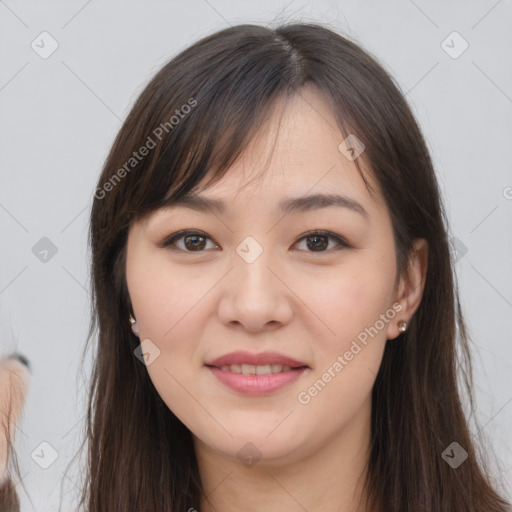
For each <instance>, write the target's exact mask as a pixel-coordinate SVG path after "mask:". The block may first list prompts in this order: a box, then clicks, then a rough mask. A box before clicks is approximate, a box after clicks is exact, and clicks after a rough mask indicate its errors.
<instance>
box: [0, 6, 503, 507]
mask: <svg viewBox="0 0 512 512" xmlns="http://www.w3.org/2000/svg"><path fill="white" fill-rule="evenodd" d="M271 20H274V23H276V22H277V21H279V20H282V21H295V20H302V21H313V20H317V21H320V22H326V23H329V24H330V26H331V27H334V28H338V29H339V30H341V31H342V32H344V33H346V34H348V35H349V36H350V37H351V38H354V39H356V40H357V41H359V42H360V43H361V44H362V45H363V46H364V47H365V48H367V49H368V50H370V51H371V52H372V53H373V54H374V55H375V56H376V57H378V58H379V59H380V61H381V62H382V63H383V64H384V66H385V67H386V68H387V69H388V70H389V71H390V72H391V73H392V74H393V76H394V77H395V78H396V79H397V81H398V83H399V84H400V86H401V88H402V90H403V91H404V93H407V98H408V100H409V102H410V103H411V105H412V107H413V109H414V112H415V114H416V115H417V117H418V119H419V121H420V124H421V127H422V129H423V131H424V133H425V135H426V138H427V141H428V144H429V147H430V149H431V152H432V156H433V158H434V162H435V165H436V170H437V172H438V176H439V180H440V183H441V187H442V190H443V195H444V198H445V201H446V206H447V212H448V214H449V217H450V221H451V231H452V236H454V237H456V238H457V240H458V242H456V245H457V247H458V248H459V250H460V257H461V258H460V260H459V261H458V263H457V275H458V279H459V284H460V290H461V297H462V301H463V306H464V310H465V313H466V317H467V320H468V323H469V326H470V332H471V334H472V336H473V339H474V343H475V347H474V357H475V359H474V363H475V371H476V384H477V399H478V400H477V406H478V419H479V421H480V423H481V425H482V426H483V433H484V434H485V435H486V436H487V437H488V438H489V440H490V443H491V448H493V449H494V450H495V452H496V454H497V455H498V457H499V461H500V464H501V468H500V469H499V471H500V472H501V473H502V474H505V478H506V480H507V482H508V486H509V488H510V487H512V486H511V485H510V484H512V450H511V440H510V431H511V423H512V422H511V419H512V403H511V401H512V386H511V370H512V343H511V341H512V340H511V334H510V333H511V330H512V314H511V313H512V272H511V270H510V262H511V261H512V236H511V235H512V199H511V198H512V188H511V187H512V172H511V161H512V144H511V142H510V141H511V135H512V129H511V128H512V66H511V65H510V62H512V59H511V58H510V54H511V51H510V50H511V48H512V47H511V43H512V31H511V30H510V27H512V2H511V1H510V0H501V1H496V0H486V1H478V2H471V3H470V2H464V1H451V2H446V1H430V2H427V1H424V0H421V1H420V0H415V1H414V2H413V1H411V0H403V1H393V2H391V1H382V0H380V1H365V2H356V1H342V2H332V1H331V2H329V1H314V2H305V1H298V0H297V1H288V2H282V1H279V0H264V1H261V0H260V1H258V2H256V1H251V2H249V1H247V2H241V1H238V2H236V1H234V0H208V1H206V0H191V1H188V2H183V3H182V2H179V3H178V2H176V1H174V2H173V1H168V2H163V1H144V2H143V1H131V2H129V1H123V2H113V1H111V2H106V1H103V2H100V1H81V2H74V1H66V2H45V3H44V4H43V3H42V2H29V1H24V2H19V1H18V2H16V1H14V0H0V58H1V67H0V109H1V110H0V112H1V117H0V154H1V157H0V170H1V188H0V223H1V265H0V345H1V349H2V352H4V353H9V352H12V351H13V350H18V351H20V352H21V353H23V354H24V355H26V356H27V357H28V358H29V360H30V362H31V364H32V367H33V377H32V382H31V388H30V392H29V396H28V399H27V403H26V408H25V411H24V416H23V418H22V421H21V422H20V424H19V429H18V430H17V434H16V435H17V437H16V447H17V450H18V457H19V461H20V465H21V470H22V475H23V483H24V486H25V488H26V489H27V490H28V492H29V495H30V499H29V498H28V497H27V496H26V495H25V493H24V490H23V489H22V487H21V486H20V485H19V486H18V489H19V492H20V495H21V501H22V510H23V511H32V510H37V511H47V510H48V511H52V512H53V511H55V510H57V509H58V504H59V497H60V496H59V495H60V484H61V481H63V482H64V492H65V498H64V504H67V503H72V502H73V496H74V494H75V492H76V488H75V485H74V483H73V479H75V481H76V477H77V475H78V473H79V469H77V468H76V467H75V469H74V470H73V469H71V470H70V472H68V477H69V478H68V477H65V476H64V471H65V469H66V466H67V464H68V463H70V461H71V457H72V455H74V453H75V451H76V449H77V448H78V443H79V441H80V440H81V438H80V435H81V431H82V426H83V423H82V420H83V417H84V413H85V405H84V396H85V392H86V388H85V387H84V385H85V383H86V382H87V375H88V370H89V366H86V367H85V371H86V373H85V374H84V375H82V374H81V373H80V368H79V357H80V355H81V353H82V348H83V345H84V342H85V337H86V331H87V326H88V321H89V317H88V315H89V303H88V300H89V295H88V290H89V284H90V283H89V275H88V261H89V254H88V252H87V239H86V234H87V223H88V214H89V208H90V205H91V199H92V193H93V191H94V187H95V184H96V180H97V177H98V174H99V172H100V169H101V166H102V163H103V161H104V159H105V157H106V155H107V151H108V149H109V147H110V145H111V143H112V142H113V138H114V136H115V134H116V133H117V131H118V129H119V128H120V126H121V122H122V120H123V119H124V117H125V116H126V114H127V113H128V111H129V108H130V106H131V105H132V104H133V101H134V100H135V98H136V96H137V95H138V94H139V93H140V91H141V90H142V88H143V86H144V85H145V84H146V83H147V81H148V80H149V79H150V78H151V76H152V75H153V74H154V73H155V72H156V71H157V70H158V69H159V68H160V67H161V66H162V65H163V64H164V63H165V62H166V61H167V60H168V59H169V58H170V57H172V56H174V55H175V54H176V53H178V52H179V51H180V50H182V49H183V48H185V47H186V46H188V45H189V44H191V43H192V42H193V41H196V40H197V39H199V38H200V37H203V36H205V35H207V34H210V33H212V32H214V31H216V30H219V29H221V28H224V27H227V26H229V25H234V24H237V23H247V22H255V23H269V22H270V21H271ZM43 31H47V32H48V33H50V34H51V36H52V37H53V38H54V39H55V40H56V41H57V43H58V45H59V46H58V49H57V50H56V51H55V52H54V53H53V54H52V55H51V56H49V57H48V58H46V59H43V58H41V57H40V55H39V54H38V53H36V52H35V51H34V50H33V49H32V47H31V43H32V41H34V40H35V41H36V43H37V42H38V41H39V45H42V43H41V42H40V38H38V36H39V34H41V32H43ZM453 31H457V32H458V33H459V34H460V35H461V36H462V37H463V38H464V40H466V41H467V43H468V44H469V47H468V49H467V50H466V51H465V52H464V53H462V55H460V56H459V57H458V58H452V57H451V56H450V55H448V53H447V52H446V51H445V49H443V47H442V42H443V40H445V39H446V38H447V36H448V35H449V34H451V33H452V32H453ZM451 41H454V42H451ZM446 44H448V45H450V46H453V48H452V49H451V51H452V53H453V52H455V51H457V50H459V49H461V48H462V47H461V46H460V45H461V41H458V40H457V39H455V40H454V39H453V38H452V39H448V41H447V43H445V45H446ZM45 48H46V49H48V48H49V43H48V40H46V43H45ZM507 187H508V188H507ZM42 237H48V238H49V239H50V240H51V241H52V242H53V244H55V246H56V248H57V253H56V254H55V255H54V256H53V257H51V258H50V257H49V256H48V261H47V262H42V261H40V260H39V259H38V258H37V257H36V256H35V255H34V253H33V252H32V248H33V246H34V245H35V244H36V243H37V242H38V241H39V240H40V239H41V238H42ZM465 250H467V253H465V254H464V251H465ZM88 364H89V363H88ZM473 432H474V430H473ZM42 442H46V443H49V444H50V445H51V446H52V447H53V449H55V450H56V452H57V453H58V458H57V459H56V461H55V462H54V463H53V464H52V465H51V466H50V467H49V468H48V469H43V468H41V467H40V466H39V465H38V464H37V463H36V462H35V460H34V459H37V456H36V455H37V454H39V456H40V460H42V459H45V458H46V460H47V461H49V460H50V459H49V457H51V449H49V448H48V446H47V445H43V446H41V443H42ZM34 450H35V452H34ZM33 453H35V454H36V455H34V459H33V458H32V454H33ZM43 454H44V456H43ZM73 467H74V466H73ZM73 471H74V477H73ZM64 510H66V507H64Z"/></svg>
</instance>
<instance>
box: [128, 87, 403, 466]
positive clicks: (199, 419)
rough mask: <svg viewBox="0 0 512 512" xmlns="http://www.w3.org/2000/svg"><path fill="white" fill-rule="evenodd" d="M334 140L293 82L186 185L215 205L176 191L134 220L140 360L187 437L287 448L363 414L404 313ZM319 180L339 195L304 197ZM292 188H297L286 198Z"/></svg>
mask: <svg viewBox="0 0 512 512" xmlns="http://www.w3.org/2000/svg"><path fill="white" fill-rule="evenodd" d="M279 120H280V123H279ZM342 141H343V136H342V135H341V132H340V131H339V130H338V129H337V124H336V121H335V119H334V117H333V114H332V112H331V110H330V108H329V105H328V103H327V101H326V100H325V99H324V98H323V97H322V96H321V94H320V93H318V92H317V91H315V90H314V89H303V91H302V92H301V95H300V96H299V95H297V96H295V97H294V98H293V100H292V101H291V103H289V104H288V106H287V108H286V109H285V110H284V114H283V117H282V118H281V119H280V116H279V115H275V116H274V117H272V118H271V119H270V121H269V123H268V125H266V126H265V128H264V129H263V130H261V132H260V134H259V135H258V136H257V137H256V138H255V139H253V141H252V142H251V145H250V147H249V148H248V149H247V150H246V152H245V153H244V154H243V155H242V158H241V159H240V160H239V161H237V162H236V163H235V164H234V165H233V166H232V167H231V168H230V169H229V171H228V173H227V174H226V175H225V176H224V177H223V178H222V180H221V181H219V182H218V183H216V184H215V185H212V186H210V187H209V188H208V189H202V188H198V189H197V191H195V193H196V194H197V195H199V196H201V197H202V198H208V199H214V200H218V201H222V203H223V204H224V209H223V210H212V211H206V210H204V211H200V210H199V209H194V208H191V207H187V206H185V205H181V206H172V207H171V208H168V209H161V210H159V211H157V212H154V213H152V214H151V215H150V216H148V217H146V218H144V219H142V220H140V221H138V222H137V223H135V224H133V225H132V226H131V228H130V232H129V237H128V247H127V265H126V278H127V284H128V290H129V294H130V298H131V302H132V306H133V312H134V314H135V317H136V319H137V323H138V327H139V332H140V335H139V336H140V340H141V342H142V343H143V347H144V351H145V352H147V353H148V354H149V356H148V359H147V362H146V365H147V371H148V373H149V376H150V378H151V380H152V382H153V383H154V386H155V388H156V389H157V391H158V393H159V394H160V396H161V397H162V399H163V400H164V402H165V403H166V404H167V406H168V407H169V409H171V410H172V411H173V413H174V414H175V415H176V416H177V417H178V418H179V419H180V420H181V421H182V422H183V423H184V424H185V425H186V426H187V427H188V428H189V429H190V431H191V432H192V434H193V436H194V439H195V441H196V442H198V443H201V445H203V446H205V447H209V448H210V449H212V450H215V451H216V452H217V453H220V454H222V455H223V456H225V457H228V458H229V457H232V458H240V456H241V454H242V455H243V453H244V450H246V451H248V452H250V451H251V450H252V451H253V452H254V453H253V454H256V453H257V456H258V457H261V458H262V459H263V460H265V461H267V462H269V463H277V462H283V461H288V462H293V461H294V460H298V459H299V458H301V457H305V456H307V455H308V454H311V453H314V452H315V451H318V450H319V449H320V447H321V446H325V445H326V444H327V443H328V442H329V441H330V440H332V439H333V438H335V437H336V436H338V435H340V434H341V433H343V431H344V430H345V429H347V428H348V427H349V425H351V424H352V425H353V424H354V421H356V418H359V417H361V418H362V417H364V418H365V420H364V421H365V422H366V425H367V423H368V414H366V415H361V411H366V413H368V412H369V410H370V406H371V402H370V394H371V389H372V386H373V383H374V380H375V377H376V374H377V372H378V369H379V365H380V362H381V359H382V354H383V350H384V346H385V342H386V339H388V338H394V337H396V336H397V335H398V331H397V322H398V320H400V319H401V318H403V315H401V314H400V313H399V312H398V310H400V308H401V307H402V306H401V305H400V304H399V303H398V302H397V301H396V299H397V289H395V286H394V284H395V277H396V254H395V247H394V241H393V231H392V225H391V220H390V215H389V211H388V210H387V207H386V205H385V203H384V199H383V198H382V196H381V195H380V191H379V189H378V187H377V185H376V183H375V182H374V181H370V182H371V184H372V187H373V188H374V189H375V190H377V191H379V194H378V197H376V198H374V197H373V196H371V195H370V193H369V192H368V190H367V188H366V186H365V184H364V182H363V180H362V178H361V176H360V174H359V172H358V170H357V168H356V166H355V164H354V162H353V161H351V160H350V159H349V158H347V156H346V155H345V154H344V153H343V152H342V151H341V150H340V149H339V148H338V146H339V145H340V143H341V142H342ZM274 144H275V146H274ZM272 149H273V151H272ZM363 156H364V153H363ZM267 157H268V159H267ZM263 170H264V172H262V171H263ZM256 175H258V177H257V179H251V178H254V177H255V176H256ZM367 177H368V175H367ZM319 194H320V195H321V194H330V195H338V196H342V197H344V198H345V200H342V201H340V202H338V203H337V204H331V205H328V206H327V203H321V202H319V201H317V202H310V203H308V202H307V201H304V199H305V198H306V197H308V196H312V195H319ZM293 198H302V200H303V201H302V203H296V204H295V208H289V209H288V210H286V211H284V210H282V209H281V203H282V202H283V201H287V200H291V199H293ZM292 204H293V203H292ZM301 204H302V206H303V208H300V205H301ZM305 205H306V206H307V207H306V206H305ZM182 230H187V231H190V232H189V233H181V234H178V236H176V237H175V239H174V240H172V238H173V237H172V235H173V234H175V233H178V232H179V231H182ZM317 231H321V232H319V233H315V232H317ZM164 240H167V241H168V242H170V243H169V244H168V245H166V246H162V245H163V244H161V242H162V241H164ZM233 352H244V353H245V355H242V356H241V359H237V358H236V357H235V356H232V355H230V354H232V353H233ZM263 352H271V353H273V354H270V356H269V357H267V358H262V359H257V358H254V357H251V356H258V355H260V354H261V353H263ZM279 355H280V356H281V358H280V357H279ZM221 356H227V359H226V360H224V361H220V362H219V361H217V362H216V361H215V360H216V359H218V358H220V357H221ZM285 358H289V359H293V362H292V361H289V360H286V359H285ZM213 363H215V364H213ZM244 363H245V364H248V366H241V365H242V364H244ZM256 363H260V364H258V365H256ZM141 364H142V363H141ZM251 364H252V365H253V366H251ZM209 365H211V366H209ZM237 365H239V366H237ZM254 365H256V368H254ZM213 366H219V367H222V368H214V367H213ZM287 366H288V367H290V368H292V367H293V368H292V369H290V368H287ZM240 371H243V372H244V373H242V374H240V373H239V372H240ZM255 371H256V372H257V373H258V374H257V375H254V374H253V375H250V373H253V372H255ZM273 371H275V372H276V373H271V374H270V375H269V374H268V373H269V372H273ZM246 373H249V375H247V374H246ZM265 374H266V375H265ZM361 421H362V420H361ZM247 443H252V445H248V444H247ZM240 450H241V451H240Z"/></svg>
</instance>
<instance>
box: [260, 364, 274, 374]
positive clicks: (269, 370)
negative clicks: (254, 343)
mask: <svg viewBox="0 0 512 512" xmlns="http://www.w3.org/2000/svg"><path fill="white" fill-rule="evenodd" d="M270 373H272V368H271V367H270V365H269V364H265V365H261V366H256V375H269V374H270Z"/></svg>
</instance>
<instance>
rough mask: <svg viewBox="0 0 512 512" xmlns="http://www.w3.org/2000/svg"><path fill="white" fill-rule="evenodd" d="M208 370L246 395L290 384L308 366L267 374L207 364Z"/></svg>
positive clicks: (267, 392)
mask: <svg viewBox="0 0 512 512" xmlns="http://www.w3.org/2000/svg"><path fill="white" fill-rule="evenodd" d="M207 368H208V370H210V372H212V373H213V375H215V377H216V378H217V379H218V380H219V381H220V382H221V383H222V384H224V385H225V386H227V387H229V388H231V389H232V390H233V391H238V392H239V393H244V394H246V395H267V394H269V393H273V392H274V391H278V390H279V389H282V388H284V387H285V386H288V385H290V384H291V383H292V382H294V381H296V380H297V379H298V378H299V377H300V376H301V375H302V374H303V373H304V372H305V371H306V370H308V368H306V367H302V368H294V369H293V370H290V371H287V372H281V373H271V374H269V375H244V374H243V373H235V372H230V371H225V370H221V369H220V368H217V367H216V366H207Z"/></svg>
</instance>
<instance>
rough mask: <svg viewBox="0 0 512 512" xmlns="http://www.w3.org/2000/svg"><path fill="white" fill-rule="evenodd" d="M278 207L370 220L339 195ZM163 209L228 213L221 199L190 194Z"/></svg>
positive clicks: (286, 210) (288, 202)
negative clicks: (342, 211)
mask: <svg viewBox="0 0 512 512" xmlns="http://www.w3.org/2000/svg"><path fill="white" fill-rule="evenodd" d="M278 206H279V210H280V211H281V212H282V213H283V214H285V215H288V214H291V213H301V212H308V211H312V210H319V209H322V208H328V207H331V206H337V207H341V208H347V209H349V210H352V211H354V212H356V213H358V214H360V215H362V216H363V217H364V218H365V219H366V220H368V219H369V215H368V212H367V211H366V210H365V209H364V207H363V206H362V205H361V204H360V203H358V202H357V201H355V200H354V199H351V198H349V197H346V196H342V195H338V194H313V195H309V196H302V197H292V198H288V199H283V200H281V201H280V202H279V205H278ZM163 207H170V208H172V207H183V208H189V209H191V210H195V211H198V212H202V213H209V212H216V213H219V214H222V213H225V211H226V203H225V202H224V201H222V200H221V199H210V198H207V197H203V196H200V195H197V194H190V193H189V194H186V195H185V196H183V197H180V198H179V199H175V200H172V201H166V202H165V204H164V205H163Z"/></svg>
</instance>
